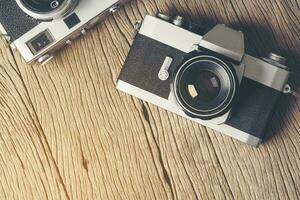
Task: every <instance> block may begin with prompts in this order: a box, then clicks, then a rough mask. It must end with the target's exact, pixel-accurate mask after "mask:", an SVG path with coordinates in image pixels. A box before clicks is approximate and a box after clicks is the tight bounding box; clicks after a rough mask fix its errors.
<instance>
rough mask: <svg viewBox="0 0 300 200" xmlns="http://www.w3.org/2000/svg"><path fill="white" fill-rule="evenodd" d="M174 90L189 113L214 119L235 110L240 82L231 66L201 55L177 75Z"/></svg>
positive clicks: (190, 61)
mask: <svg viewBox="0 0 300 200" xmlns="http://www.w3.org/2000/svg"><path fill="white" fill-rule="evenodd" d="M174 77H175V78H174V81H173V87H174V88H173V89H174V92H175V96H176V99H177V101H178V103H179V104H180V106H181V107H182V108H183V110H184V111H185V113H186V114H187V115H189V116H191V117H195V118H200V119H204V120H206V119H212V118H215V117H218V116H221V115H223V114H224V113H225V112H227V111H228V110H229V109H230V108H231V104H232V102H233V99H234V97H235V94H236V91H237V87H238V84H237V83H238V82H237V78H236V76H235V71H234V70H233V69H232V67H231V66H230V64H227V63H226V62H224V61H222V60H221V59H219V58H217V57H214V56H210V55H197V56H194V57H192V58H190V59H188V60H187V61H185V62H184V64H182V65H181V66H180V67H179V68H178V69H177V70H176V73H175V76H174Z"/></svg>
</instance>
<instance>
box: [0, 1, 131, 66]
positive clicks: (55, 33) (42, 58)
mask: <svg viewBox="0 0 300 200" xmlns="http://www.w3.org/2000/svg"><path fill="white" fill-rule="evenodd" d="M125 1H126V0H0V33H1V35H2V36H3V37H4V38H5V39H6V40H7V41H8V42H9V44H10V45H11V47H12V48H13V49H17V50H19V52H20V53H21V55H22V56H23V57H24V59H25V61H26V62H28V63H31V62H32V61H35V60H38V62H40V63H46V62H47V61H49V60H50V59H52V58H53V53H54V51H55V50H57V49H59V48H61V47H62V46H64V45H65V44H70V43H71V42H72V40H74V39H75V38H77V37H79V36H80V35H84V34H86V32H87V29H88V28H90V27H91V26H93V25H94V24H96V23H97V22H99V21H101V20H102V19H104V18H105V17H106V16H108V15H109V14H110V13H113V12H115V11H116V10H117V8H118V7H119V6H120V5H121V4H123V3H124V2H125Z"/></svg>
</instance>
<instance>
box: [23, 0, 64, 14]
mask: <svg viewBox="0 0 300 200" xmlns="http://www.w3.org/2000/svg"><path fill="white" fill-rule="evenodd" d="M64 1H65V0H22V2H23V4H24V5H25V6H26V7H27V8H28V9H29V10H32V11H35V12H41V13H47V12H51V11H53V10H56V9H57V8H59V7H60V6H61V5H62V4H63V2H64Z"/></svg>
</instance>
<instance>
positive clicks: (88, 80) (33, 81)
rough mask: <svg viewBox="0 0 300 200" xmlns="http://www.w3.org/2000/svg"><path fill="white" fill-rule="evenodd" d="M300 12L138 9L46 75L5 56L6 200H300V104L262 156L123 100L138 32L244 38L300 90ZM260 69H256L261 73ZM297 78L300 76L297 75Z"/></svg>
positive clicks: (205, 5)
mask: <svg viewBox="0 0 300 200" xmlns="http://www.w3.org/2000/svg"><path fill="white" fill-rule="evenodd" d="M299 9H300V2H299V0H270V1H267V0H216V1H211V0H148V1H147V0H138V1H136V0H132V1H131V2H130V3H128V4H127V5H126V6H125V7H124V8H122V9H121V10H120V11H119V12H117V13H115V14H114V15H113V16H111V17H109V18H108V19H107V20H106V21H105V22H104V23H102V24H101V25H98V26H97V27H96V28H94V29H92V30H91V31H90V33H89V34H88V35H86V36H84V37H82V38H81V39H79V40H77V41H75V42H74V43H73V45H72V46H71V47H67V48H64V49H63V50H62V51H60V52H59V53H58V54H57V56H56V58H55V59H54V60H53V61H51V62H50V63H48V64H47V65H45V66H40V65H33V66H29V65H27V64H25V62H24V61H23V59H22V58H21V57H20V55H19V53H16V52H12V51H11V50H10V49H9V48H7V47H5V44H4V43H3V42H1V48H0V131H1V133H0V199H122V200H123V199H184V200H185V199H272V200H273V199H300V111H299V110H300V98H298V99H297V98H296V97H293V96H289V95H288V96H284V97H283V98H282V99H281V100H280V102H279V105H278V110H277V111H276V114H275V115H274V117H273V119H272V122H271V124H270V126H269V128H268V131H269V132H270V133H277V134H276V136H274V137H272V138H271V139H270V140H269V141H268V142H266V144H264V145H261V146H259V148H253V147H250V146H248V145H246V144H242V143H240V142H238V141H236V140H234V139H231V138H230V137H227V136H224V135H222V134H220V133H218V132H215V131H213V130H211V129H208V128H205V127H203V126H200V125H198V124H196V123H193V122H191V121H189V120H186V119H184V118H181V117H178V116H177V115H175V114H172V113H170V112H167V111H165V110H162V109H159V108H157V107H155V106H153V105H150V104H148V103H146V102H142V101H140V100H138V99H136V98H133V97H131V96H128V95H126V94H124V93H120V92H118V91H117V90H116V89H115V85H116V80H117V77H118V74H119V72H120V70H121V68H122V64H123V63H124V60H125V58H126V55H127V53H128V51H129V49H130V45H131V43H132V38H131V33H132V29H133V26H134V23H135V21H136V20H139V19H142V17H143V16H144V15H145V14H147V13H150V14H155V13H156V12H158V11H161V12H165V13H169V14H181V15H183V16H185V17H187V18H189V19H193V20H194V21H197V22H198V23H201V24H204V25H207V26H212V25H214V24H216V23H225V24H228V25H229V26H231V27H234V28H237V29H241V30H243V31H244V32H245V35H246V48H247V51H248V53H250V54H252V55H254V56H265V55H267V54H268V53H269V52H270V51H274V52H277V53H279V54H282V55H284V56H286V57H287V58H288V63H289V66H290V67H291V69H292V70H293V71H294V72H295V75H293V77H292V84H293V86H294V87H296V88H299V87H297V86H299V85H300V81H299V80H300V78H299V77H300V76H299V74H300V64H299V63H300V13H299ZM250 67H251V66H250ZM297 73H298V75H297Z"/></svg>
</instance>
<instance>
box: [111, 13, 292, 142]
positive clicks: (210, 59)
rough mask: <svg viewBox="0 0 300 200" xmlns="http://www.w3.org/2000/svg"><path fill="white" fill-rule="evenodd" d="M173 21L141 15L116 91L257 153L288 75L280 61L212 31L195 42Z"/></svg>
mask: <svg viewBox="0 0 300 200" xmlns="http://www.w3.org/2000/svg"><path fill="white" fill-rule="evenodd" d="M195 27H197V26H196V25H193V24H192V23H187V22H186V21H185V20H184V18H182V17H180V16H176V17H170V16H167V15H164V14H158V15H157V17H153V16H149V15H147V16H146V17H145V18H144V20H143V22H142V23H140V24H139V26H137V34H136V36H135V40H134V42H133V45H132V48H131V50H130V52H129V55H128V57H127V59H126V62H125V64H124V67H123V69H122V71H121V74H120V76H119V79H118V82H117V88H118V89H119V90H121V91H124V92H126V93H128V94H130V95H133V96H135V97H138V98H140V99H142V100H145V101H148V102H150V103H152V104H155V105H157V106H160V107H162V108H164V109H167V110H169V111H172V112H174V113H176V114H179V115H181V116H184V117H186V118H188V119H191V120H193V121H195V122H197V123H200V124H202V125H205V126H207V127H210V128H213V129H215V130H217V131H220V132H222V133H225V134H227V135H229V136H231V137H233V138H236V139H238V140H240V141H242V142H245V143H247V144H250V145H253V146H257V145H258V144H260V143H261V141H263V140H264V139H265V136H266V125H267V124H268V122H269V121H270V118H271V116H272V114H273V112H274V110H275V108H276V106H275V105H276V103H277V100H278V99H279V97H280V96H281V94H283V92H284V90H285V88H286V86H288V85H287V81H288V78H289V75H290V72H289V70H288V68H287V67H286V66H285V62H286V61H285V58H284V57H282V56H279V55H276V54H274V53H270V55H269V57H267V58H263V59H258V58H255V57H253V56H250V55H248V54H246V53H245V49H244V34H243V32H241V31H237V30H234V29H231V28H229V27H227V26H225V25H221V24H219V25H216V26H215V27H214V28H213V29H211V30H210V31H208V32H206V33H205V34H204V35H200V34H198V33H196V32H195V30H197V28H195Z"/></svg>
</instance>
